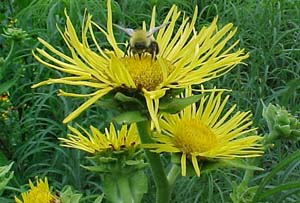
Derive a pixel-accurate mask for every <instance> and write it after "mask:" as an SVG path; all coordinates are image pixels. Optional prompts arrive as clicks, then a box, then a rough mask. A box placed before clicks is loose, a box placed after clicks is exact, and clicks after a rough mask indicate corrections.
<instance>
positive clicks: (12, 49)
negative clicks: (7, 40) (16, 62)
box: [4, 41, 15, 63]
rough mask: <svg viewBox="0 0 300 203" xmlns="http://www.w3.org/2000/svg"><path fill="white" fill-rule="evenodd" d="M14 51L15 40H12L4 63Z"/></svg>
mask: <svg viewBox="0 0 300 203" xmlns="http://www.w3.org/2000/svg"><path fill="white" fill-rule="evenodd" d="M14 52H15V41H12V43H11V45H10V50H9V52H8V54H7V56H6V58H5V60H4V63H7V61H8V60H9V59H10V58H11V57H12V56H13V55H14Z"/></svg>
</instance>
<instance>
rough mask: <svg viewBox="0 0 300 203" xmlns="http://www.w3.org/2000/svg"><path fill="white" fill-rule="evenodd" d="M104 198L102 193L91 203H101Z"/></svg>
mask: <svg viewBox="0 0 300 203" xmlns="http://www.w3.org/2000/svg"><path fill="white" fill-rule="evenodd" d="M103 198H104V193H103V194H102V195H99V196H98V197H97V198H96V199H95V201H94V202H93V203H101V202H102V201H103Z"/></svg>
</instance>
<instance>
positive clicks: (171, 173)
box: [168, 164, 180, 187]
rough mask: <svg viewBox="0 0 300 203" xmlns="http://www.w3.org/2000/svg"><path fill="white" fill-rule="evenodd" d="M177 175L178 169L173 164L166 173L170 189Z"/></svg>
mask: <svg viewBox="0 0 300 203" xmlns="http://www.w3.org/2000/svg"><path fill="white" fill-rule="evenodd" d="M179 174H180V167H179V166H178V165H176V164H173V165H172V168H171V169H170V171H169V173H168V181H169V184H170V186H171V187H173V186H174V184H175V181H176V179H177V177H178V175H179Z"/></svg>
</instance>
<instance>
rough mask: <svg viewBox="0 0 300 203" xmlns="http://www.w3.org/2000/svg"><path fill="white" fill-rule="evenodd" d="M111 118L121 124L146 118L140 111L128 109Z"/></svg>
mask: <svg viewBox="0 0 300 203" xmlns="http://www.w3.org/2000/svg"><path fill="white" fill-rule="evenodd" d="M113 120H114V121H115V122H117V123H118V124H120V125H123V124H131V123H137V122H140V121H145V120H147V117H146V116H145V115H143V114H142V113H141V112H140V111H128V112H125V113H122V114H120V115H118V116H116V117H114V119H113Z"/></svg>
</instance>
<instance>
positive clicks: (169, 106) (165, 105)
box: [159, 94, 202, 114]
mask: <svg viewBox="0 0 300 203" xmlns="http://www.w3.org/2000/svg"><path fill="white" fill-rule="evenodd" d="M201 97H202V95H200V94H199V95H193V96H190V97H186V98H164V99H162V100H161V102H160V105H159V109H160V110H161V111H163V112H166V113H171V114H173V113H177V112H179V111H181V110H182V109H184V108H185V107H187V106H188V105H190V104H193V103H195V102H197V101H199V100H200V98H201Z"/></svg>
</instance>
